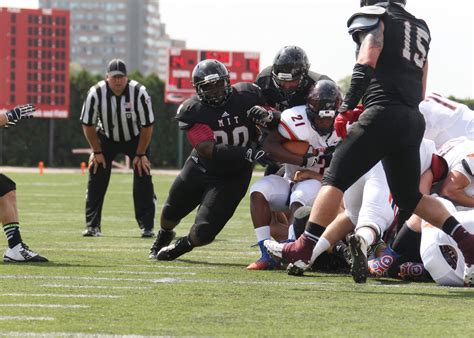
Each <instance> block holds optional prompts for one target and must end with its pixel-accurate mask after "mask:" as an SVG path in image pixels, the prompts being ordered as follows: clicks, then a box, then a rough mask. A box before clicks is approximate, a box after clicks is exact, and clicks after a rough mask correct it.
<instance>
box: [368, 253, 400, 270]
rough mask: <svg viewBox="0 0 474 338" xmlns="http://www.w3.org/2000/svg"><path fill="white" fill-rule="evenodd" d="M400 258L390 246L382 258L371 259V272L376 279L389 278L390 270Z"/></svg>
mask: <svg viewBox="0 0 474 338" xmlns="http://www.w3.org/2000/svg"><path fill="white" fill-rule="evenodd" d="M398 257H400V256H399V255H398V254H397V253H396V252H395V251H393V250H392V248H390V247H389V246H388V247H386V248H385V249H384V250H383V251H382V254H381V256H380V257H377V258H375V259H371V260H370V261H369V263H368V265H369V272H370V274H371V275H372V276H374V277H387V276H388V270H389V269H390V267H391V266H392V264H393V263H394V262H395V261H396V260H397V259H398Z"/></svg>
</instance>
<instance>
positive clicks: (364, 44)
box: [357, 21, 384, 68]
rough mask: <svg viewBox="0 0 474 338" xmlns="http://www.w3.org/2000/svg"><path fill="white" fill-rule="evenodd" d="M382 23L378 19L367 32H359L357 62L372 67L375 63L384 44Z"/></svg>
mask: <svg viewBox="0 0 474 338" xmlns="http://www.w3.org/2000/svg"><path fill="white" fill-rule="evenodd" d="M383 31H384V23H383V22H382V21H380V23H379V24H378V25H377V27H376V28H374V29H372V30H370V31H368V32H360V33H359V39H360V41H361V45H360V49H359V54H358V55H357V63H360V64H363V65H369V66H371V67H373V68H375V66H376V65H377V60H378V58H379V56H380V53H381V52H382V49H383V44H384V37H383Z"/></svg>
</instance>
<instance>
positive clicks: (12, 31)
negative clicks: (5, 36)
mask: <svg viewBox="0 0 474 338" xmlns="http://www.w3.org/2000/svg"><path fill="white" fill-rule="evenodd" d="M10 32H11V33H12V34H16V26H12V28H11V29H10Z"/></svg>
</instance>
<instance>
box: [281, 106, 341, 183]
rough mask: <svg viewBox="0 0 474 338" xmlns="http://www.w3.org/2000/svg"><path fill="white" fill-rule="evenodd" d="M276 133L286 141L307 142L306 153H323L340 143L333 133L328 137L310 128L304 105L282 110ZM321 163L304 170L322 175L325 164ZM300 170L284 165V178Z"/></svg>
mask: <svg viewBox="0 0 474 338" xmlns="http://www.w3.org/2000/svg"><path fill="white" fill-rule="evenodd" d="M278 132H279V133H280V135H281V136H282V137H284V138H286V139H288V140H292V141H306V142H308V143H309V145H310V147H309V150H308V152H312V153H319V154H321V153H324V151H325V150H326V148H327V147H330V146H336V145H337V144H338V143H339V142H340V141H341V138H340V137H338V136H337V135H336V132H335V131H333V132H332V133H331V134H329V135H325V136H321V135H319V134H318V132H317V131H316V130H314V129H313V127H312V126H311V123H310V121H309V119H308V116H307V115H306V106H305V105H302V106H296V107H292V108H289V109H286V110H284V111H283V112H282V113H281V120H280V124H279V125H278ZM323 162H324V161H321V163H318V164H319V166H314V167H311V168H305V169H310V170H313V171H317V172H319V173H320V174H323V173H324V169H325V163H323ZM301 169H302V168H301V167H300V166H297V165H294V164H285V176H286V177H289V178H291V177H293V174H294V173H295V172H296V171H298V170H301Z"/></svg>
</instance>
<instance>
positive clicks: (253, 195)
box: [247, 175, 291, 270]
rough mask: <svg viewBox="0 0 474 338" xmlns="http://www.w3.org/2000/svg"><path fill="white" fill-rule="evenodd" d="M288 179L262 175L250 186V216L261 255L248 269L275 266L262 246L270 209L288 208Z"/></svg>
mask: <svg viewBox="0 0 474 338" xmlns="http://www.w3.org/2000/svg"><path fill="white" fill-rule="evenodd" d="M290 187H291V184H290V181H289V180H288V179H286V178H283V177H281V176H276V175H269V176H264V177H263V178H262V179H260V180H258V181H257V182H255V183H254V184H253V185H252V186H251V187H250V215H251V217H252V223H253V227H254V229H255V235H256V237H257V243H258V246H259V248H260V251H261V257H260V258H259V259H258V260H257V261H255V262H253V263H251V264H250V265H249V266H247V269H248V270H266V269H273V268H275V267H276V265H277V264H276V262H275V261H273V260H272V259H271V258H270V257H269V256H268V253H267V251H266V249H265V248H264V246H263V242H264V241H265V240H266V239H270V237H271V236H270V235H271V228H270V224H271V221H272V211H284V210H286V209H287V208H288V205H287V201H288V196H289V194H290Z"/></svg>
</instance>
